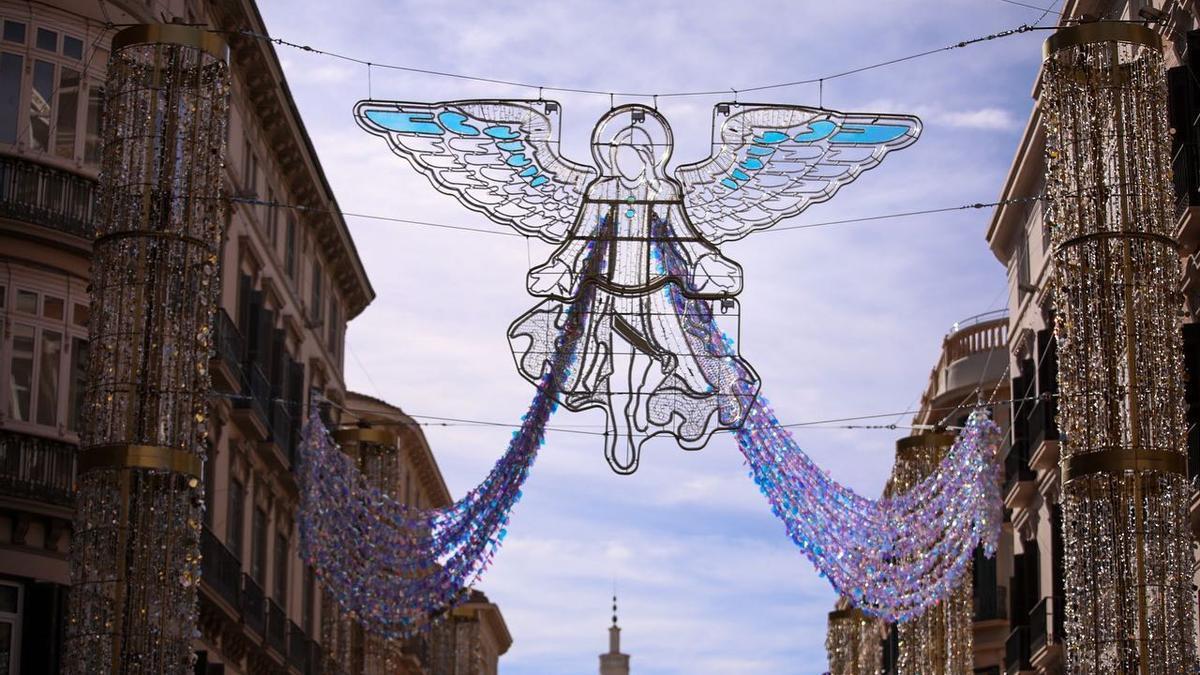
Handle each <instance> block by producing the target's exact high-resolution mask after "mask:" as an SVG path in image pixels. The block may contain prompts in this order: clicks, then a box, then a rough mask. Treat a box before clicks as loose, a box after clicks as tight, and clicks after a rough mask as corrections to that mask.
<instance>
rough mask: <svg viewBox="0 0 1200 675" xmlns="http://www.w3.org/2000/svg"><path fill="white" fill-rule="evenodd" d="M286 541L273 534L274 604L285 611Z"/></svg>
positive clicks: (279, 534)
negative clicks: (276, 603) (277, 604)
mask: <svg viewBox="0 0 1200 675" xmlns="http://www.w3.org/2000/svg"><path fill="white" fill-rule="evenodd" d="M287 573H288V540H287V537H285V536H284V535H283V534H281V533H279V532H276V533H275V602H278V603H279V606H280V607H282V608H284V609H287Z"/></svg>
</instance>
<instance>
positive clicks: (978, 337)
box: [925, 311, 1008, 401]
mask: <svg viewBox="0 0 1200 675" xmlns="http://www.w3.org/2000/svg"><path fill="white" fill-rule="evenodd" d="M1007 344H1008V313H1007V312H1006V311H1000V312H988V313H987V314H979V315H977V316H973V317H971V318H969V319H964V320H963V321H959V322H958V323H956V324H954V326H953V327H952V328H951V329H950V332H949V333H947V334H946V337H945V338H944V339H943V341H942V356H941V358H940V359H939V360H938V363H937V365H936V366H934V368H933V372H932V373H930V377H929V385H928V387H927V388H926V390H925V398H926V400H927V401H933V400H935V399H938V398H940V397H943V396H947V395H950V394H953V393H956V392H959V393H961V392H962V391H965V390H967V389H972V390H973V389H975V388H976V387H978V386H979V384H980V382H983V383H984V384H985V385H986V384H989V383H995V382H997V381H999V380H1000V379H1001V378H1002V377H1003V375H1004V369H1005V366H1007V365H1008V356H1007V354H1005V353H1003V351H1004V350H1005V349H1006V348H1007Z"/></svg>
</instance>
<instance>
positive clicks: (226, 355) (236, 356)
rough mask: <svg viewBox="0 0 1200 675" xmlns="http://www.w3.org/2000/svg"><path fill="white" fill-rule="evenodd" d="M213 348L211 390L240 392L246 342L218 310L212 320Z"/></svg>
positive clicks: (221, 311) (210, 369) (220, 310)
mask: <svg viewBox="0 0 1200 675" xmlns="http://www.w3.org/2000/svg"><path fill="white" fill-rule="evenodd" d="M213 347H214V351H213V356H212V363H211V367H210V368H209V371H210V372H211V373H212V381H213V389H216V390H217V391H222V392H228V393H232V394H237V393H239V392H241V390H242V380H243V379H245V374H244V373H243V371H242V359H243V358H244V357H243V355H244V354H245V353H246V341H245V339H244V338H242V333H241V331H239V330H238V328H237V325H236V324H234V323H233V319H231V318H229V314H228V313H226V311H225V310H224V309H218V310H217V315H216V317H215V319H214V320H213Z"/></svg>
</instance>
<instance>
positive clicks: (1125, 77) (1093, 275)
mask: <svg viewBox="0 0 1200 675" xmlns="http://www.w3.org/2000/svg"><path fill="white" fill-rule="evenodd" d="M1045 54H1046V60H1045V69H1044V78H1043V92H1042V109H1043V112H1044V115H1045V129H1046V165H1047V177H1046V192H1047V196H1048V198H1049V213H1048V223H1049V226H1050V228H1051V234H1052V244H1053V249H1054V251H1053V256H1054V258H1053V259H1054V265H1055V271H1054V277H1055V280H1054V289H1053V290H1054V301H1055V306H1056V309H1057V312H1056V326H1055V330H1056V334H1057V337H1058V389H1059V396H1060V401H1059V404H1058V410H1059V413H1058V422H1059V427H1060V428H1061V430H1062V432H1063V445H1062V459H1061V470H1062V505H1063V536H1064V548H1065V556H1064V563H1065V564H1064V567H1065V572H1066V583H1065V592H1066V599H1065V600H1066V602H1065V606H1066V626H1065V632H1066V636H1065V643H1066V659H1067V671H1068V672H1071V673H1103V674H1104V675H1110V674H1112V673H1139V674H1140V675H1148V674H1150V673H1190V672H1195V671H1196V654H1195V646H1194V644H1193V640H1194V636H1193V620H1194V617H1195V607H1194V602H1195V596H1194V594H1193V592H1192V588H1191V579H1192V549H1191V535H1190V533H1189V529H1188V498H1189V488H1188V482H1187V476H1186V454H1185V433H1184V432H1185V427H1184V416H1183V408H1182V403H1183V383H1182V376H1181V366H1182V363H1181V359H1182V354H1181V337H1180V310H1181V309H1182V299H1181V296H1180V294H1179V275H1180V263H1179V257H1178V252H1177V251H1178V247H1177V245H1176V242H1175V241H1174V240H1173V239H1172V232H1173V230H1174V225H1175V211H1174V199H1173V194H1172V187H1171V163H1170V149H1171V139H1170V132H1169V129H1168V124H1167V106H1166V86H1165V81H1164V71H1163V54H1162V43H1161V40H1160V38H1159V36H1158V34H1157V33H1155V32H1154V31H1152V30H1150V29H1148V28H1146V27H1145V26H1141V25H1137V24H1129V23H1107V22H1098V23H1087V24H1079V25H1076V26H1071V27H1069V28H1064V29H1060V30H1059V31H1057V32H1056V33H1055V34H1054V35H1053V36H1051V37H1050V39H1049V40H1047V42H1046V49H1045Z"/></svg>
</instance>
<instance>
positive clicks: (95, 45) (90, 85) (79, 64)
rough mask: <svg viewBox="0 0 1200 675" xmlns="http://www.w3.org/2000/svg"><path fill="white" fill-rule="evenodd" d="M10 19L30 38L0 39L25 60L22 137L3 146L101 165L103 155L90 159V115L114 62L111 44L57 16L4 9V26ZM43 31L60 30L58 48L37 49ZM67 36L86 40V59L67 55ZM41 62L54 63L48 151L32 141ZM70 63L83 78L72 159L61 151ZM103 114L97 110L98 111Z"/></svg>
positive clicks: (2, 47)
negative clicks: (63, 99)
mask: <svg viewBox="0 0 1200 675" xmlns="http://www.w3.org/2000/svg"><path fill="white" fill-rule="evenodd" d="M4 21H10V22H13V23H19V24H22V25H23V26H24V27H25V41H24V42H23V43H18V42H10V41H7V40H2V39H0V52H2V53H7V54H11V55H13V56H16V57H19V58H20V59H21V77H20V82H19V85H18V86H19V92H18V95H17V101H16V106H17V118H16V128H15V130H14V131H15V134H16V136H15V139H14V141H13V142H11V143H9V142H7V141H0V145H9V146H11V147H16V148H19V149H21V150H23V151H27V152H32V153H35V154H36V156H37V157H38V158H39V159H44V160H48V161H50V162H55V163H65V164H69V165H72V166H74V167H76V168H77V167H81V166H88V167H91V168H94V169H98V168H99V160H100V157H99V156H96V157H94V158H90V159H89V157H88V156H87V140H88V130H89V129H90V128H91V125H90V122H92V121H93V120H92V119H91V117H90V115H89V111H90V109H91V106H90V100H91V99H90V97H91V95H92V92H93V90H98V91H101V92H102V91H103V88H104V69H105V64H106V62H107V61H108V59H107V53H108V51H109V50H108V48H107V47H106V46H103V43H102V41H99V40H97V39H96V38H97V37H99V36H96V35H91V34H90V31H85V32H84V33H82V34H81V33H80V32H79V30H78V27H77V26H71V25H67V24H63V23H58V22H55V21H52V20H50V21H48V20H46V17H38V18H37V20H36V21H30V20H29V17H27V16H15V15H9V14H8V13H0V27H2V26H3V23H2V22H4ZM40 30H47V31H52V32H54V33H55V34H56V38H55V46H56V50H55V51H53V52H50V51H47V50H44V49H40V48H38V47H37V44H36V43H37V35H38V32H39V31H40ZM66 38H71V39H74V40H78V41H79V42H81V43H83V58H79V59H76V58H75V57H72V56H67V55H66V53H65V45H66ZM37 61H43V62H46V63H49V64H51V65H52V66H53V73H52V78H51V80H52V87H53V96H52V98H51V100H50V105H49V110H48V112H47V114H48V116H49V124H48V129H47V144H46V148H44V149H42V148H35V147H34V145H33V144H32V143H31V142H30V140H31V138H30V133H31V132H30V124H29V115H30V107H31V104H32V101H33V78H34V70H35V68H34V64H35V63H36V62H37ZM64 67H67V68H70V69H72V70H74V71H75V72H76V73H78V76H79V86H78V90H77V91H76V101H75V114H74V121H75V130H74V138H73V140H72V144H71V148H72V150H71V155H70V157H64V156H62V155H60V154H59V153H58V152H57V146H58V138H57V135H58V123H59V112H60V109H61V103H60V101H61V98H60V94H61V93H62V91H61V90H62V86H61V85H62V69H63V68H64ZM99 114H100V113H97V115H99ZM98 122H99V123H98V125H97V129H98V130H99V129H102V128H103V122H102V120H101V121H98Z"/></svg>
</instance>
